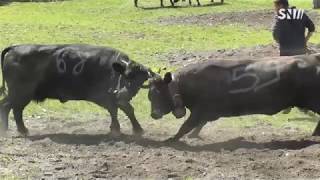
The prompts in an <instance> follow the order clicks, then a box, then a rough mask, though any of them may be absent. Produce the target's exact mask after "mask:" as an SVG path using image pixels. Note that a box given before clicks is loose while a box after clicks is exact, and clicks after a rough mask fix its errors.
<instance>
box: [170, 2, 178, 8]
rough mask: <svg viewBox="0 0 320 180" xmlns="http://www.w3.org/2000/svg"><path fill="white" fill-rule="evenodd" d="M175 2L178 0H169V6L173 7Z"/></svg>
mask: <svg viewBox="0 0 320 180" xmlns="http://www.w3.org/2000/svg"><path fill="white" fill-rule="evenodd" d="M175 2H178V1H176V0H170V3H171V6H172V7H174V3H175Z"/></svg>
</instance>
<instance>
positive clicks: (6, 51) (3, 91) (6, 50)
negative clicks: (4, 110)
mask: <svg viewBox="0 0 320 180" xmlns="http://www.w3.org/2000/svg"><path fill="white" fill-rule="evenodd" d="M11 49H12V46H10V47H7V48H5V49H4V50H3V51H2V53H1V59H0V60H1V72H2V86H1V87H0V95H1V96H2V95H5V93H6V82H5V79H4V74H3V62H4V57H5V55H6V54H7V53H8V52H9V51H10V50H11Z"/></svg>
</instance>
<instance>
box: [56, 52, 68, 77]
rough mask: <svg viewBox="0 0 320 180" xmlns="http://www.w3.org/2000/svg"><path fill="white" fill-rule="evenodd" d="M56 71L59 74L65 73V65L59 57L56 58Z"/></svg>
mask: <svg viewBox="0 0 320 180" xmlns="http://www.w3.org/2000/svg"><path fill="white" fill-rule="evenodd" d="M57 69H58V72H59V73H61V74H62V73H66V72H67V64H66V62H65V61H64V59H63V58H62V57H61V55H59V57H58V58H57Z"/></svg>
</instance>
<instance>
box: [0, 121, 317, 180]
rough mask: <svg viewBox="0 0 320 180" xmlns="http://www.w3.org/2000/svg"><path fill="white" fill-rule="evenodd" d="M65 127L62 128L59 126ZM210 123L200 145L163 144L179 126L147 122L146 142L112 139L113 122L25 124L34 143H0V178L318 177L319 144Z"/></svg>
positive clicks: (290, 132)
mask: <svg viewBox="0 0 320 180" xmlns="http://www.w3.org/2000/svg"><path fill="white" fill-rule="evenodd" d="M62 121H63V122H62ZM222 121H223V120H220V121H217V122H212V123H209V124H208V125H206V126H205V128H204V130H203V132H202V133H201V136H202V137H203V140H196V139H188V138H183V140H182V142H179V143H174V144H164V143H162V142H161V141H162V140H164V139H166V138H168V137H170V136H172V135H173V134H174V133H175V132H176V131H177V129H178V127H179V126H180V125H181V123H182V121H178V120H177V121H162V122H161V121H147V122H143V123H142V124H143V126H144V128H145V129H146V131H147V132H146V134H145V135H144V138H140V139H137V138H135V137H133V136H130V135H125V134H130V133H131V131H130V128H131V127H130V123H129V122H128V121H121V125H122V127H123V128H122V129H123V131H124V133H125V134H124V135H122V136H121V137H119V138H112V137H111V136H110V135H108V132H109V129H108V126H109V123H110V122H109V121H107V122H106V121H105V120H104V119H102V118H97V119H96V120H90V121H88V122H78V121H77V120H75V119H72V120H64V119H55V120H50V119H46V118H41V119H28V120H27V122H26V124H27V125H28V126H29V127H30V131H31V133H32V134H31V136H30V137H29V138H26V139H25V138H18V137H16V133H15V131H14V130H13V129H15V127H10V129H11V130H10V131H9V137H7V138H0V147H1V149H0V174H1V175H5V174H14V175H15V176H18V177H20V178H22V179H25V178H27V177H28V178H30V179H40V178H42V179H76V178H80V179H99V178H100V179H111V178H113V179H114V178H115V179H124V178H136V179H141V178H156V179H167V178H173V179H183V178H186V177H193V178H203V179H230V178H232V179H288V178H316V177H319V176H320V166H319V159H320V139H319V138H310V137H309V134H307V133H305V132H301V131H300V130H299V129H288V128H283V129H280V130H279V129H274V128H273V127H271V125H269V124H266V123H261V124H258V125H257V126H254V127H250V128H243V129H233V128H221V127H219V124H220V123H221V122H222Z"/></svg>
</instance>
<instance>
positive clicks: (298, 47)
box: [273, 0, 315, 56]
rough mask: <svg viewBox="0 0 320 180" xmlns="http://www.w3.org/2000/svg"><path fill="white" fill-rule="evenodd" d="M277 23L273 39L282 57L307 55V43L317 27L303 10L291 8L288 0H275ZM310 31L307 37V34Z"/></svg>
mask: <svg viewBox="0 0 320 180" xmlns="http://www.w3.org/2000/svg"><path fill="white" fill-rule="evenodd" d="M274 7H275V11H276V21H275V24H274V27H273V38H274V40H275V41H276V42H277V43H278V44H279V46H280V56H294V55H300V54H306V52H307V42H308V41H309V39H310V37H311V36H312V34H313V32H314V31H315V26H314V24H313V22H312V21H311V20H310V18H309V17H308V16H307V15H306V14H305V13H304V10H302V9H296V8H295V7H290V8H289V2H288V0H275V1H274ZM306 29H308V33H307V35H306V34H305V32H306Z"/></svg>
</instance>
